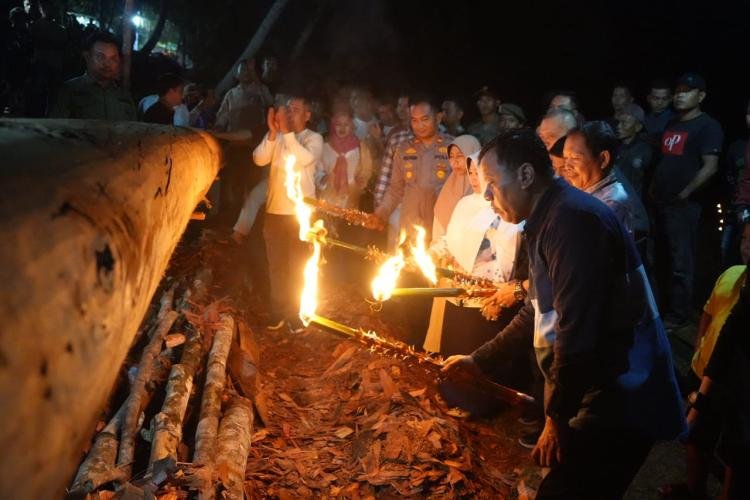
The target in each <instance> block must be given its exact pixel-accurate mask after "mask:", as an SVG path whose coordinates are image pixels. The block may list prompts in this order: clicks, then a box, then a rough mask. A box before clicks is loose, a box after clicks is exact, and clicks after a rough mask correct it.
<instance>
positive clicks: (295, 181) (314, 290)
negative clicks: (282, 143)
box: [284, 155, 325, 326]
mask: <svg viewBox="0 0 750 500" xmlns="http://www.w3.org/2000/svg"><path fill="white" fill-rule="evenodd" d="M296 162H297V158H295V157H294V155H289V156H287V158H286V160H285V162H284V172H285V173H286V178H285V180H284V186H285V187H286V195H287V197H288V198H289V199H290V200H292V201H293V202H294V212H295V215H296V216H297V222H298V223H299V239H300V240H302V241H310V240H312V244H313V253H312V255H311V256H310V258H309V259H308V260H307V263H305V271H304V278H305V282H304V285H303V287H302V295H301V296H300V303H299V318H300V320H302V323H303V324H304V325H305V326H307V325H309V324H310V320H311V319H312V317H313V316H315V310H316V309H317V307H318V271H319V266H320V242H319V241H318V240H317V239H316V238H310V218H311V217H312V208H311V207H310V206H308V205H307V204H306V203H305V201H304V194H303V193H302V174H301V173H300V172H299V171H297V170H295V168H294V164H295V163H296ZM324 230H325V228H324V227H323V221H322V220H317V221H315V224H314V225H313V231H315V232H319V231H324Z"/></svg>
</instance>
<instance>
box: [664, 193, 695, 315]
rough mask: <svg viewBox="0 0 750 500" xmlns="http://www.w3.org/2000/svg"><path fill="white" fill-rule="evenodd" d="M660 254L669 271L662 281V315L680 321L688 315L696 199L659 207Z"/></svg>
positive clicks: (691, 292) (690, 298)
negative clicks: (664, 311) (664, 306)
mask: <svg viewBox="0 0 750 500" xmlns="http://www.w3.org/2000/svg"><path fill="white" fill-rule="evenodd" d="M657 213H658V222H659V229H660V233H661V234H660V239H659V243H660V246H661V247H662V249H661V252H660V253H661V255H663V256H664V257H666V258H667V259H668V269H669V274H668V276H667V277H666V279H665V283H663V285H662V286H663V289H664V290H665V291H666V292H667V299H668V308H667V314H665V315H664V317H665V318H668V319H671V320H675V321H678V322H682V321H685V320H688V319H690V313H691V311H692V296H693V284H694V277H695V253H696V238H697V233H698V222H699V219H700V214H701V207H700V205H699V204H698V203H695V202H692V201H691V202H685V203H680V204H671V205H661V206H659V207H658V212H657Z"/></svg>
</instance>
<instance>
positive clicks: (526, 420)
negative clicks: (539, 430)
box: [518, 415, 542, 426]
mask: <svg viewBox="0 0 750 500" xmlns="http://www.w3.org/2000/svg"><path fill="white" fill-rule="evenodd" d="M518 423H519V424H521V425H535V426H539V425H542V421H541V420H540V419H539V417H532V416H527V415H521V416H520V417H518Z"/></svg>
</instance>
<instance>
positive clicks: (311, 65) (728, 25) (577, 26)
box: [269, 0, 750, 139]
mask: <svg viewBox="0 0 750 500" xmlns="http://www.w3.org/2000/svg"><path fill="white" fill-rule="evenodd" d="M301 4H302V3H300V4H297V6H299V5H301ZM304 5H306V7H304V8H295V2H290V6H289V7H287V9H289V10H287V11H285V13H284V14H283V15H282V18H281V19H280V20H279V22H278V24H277V25H276V27H275V28H274V30H273V32H272V34H271V39H273V40H271V39H269V44H270V45H272V46H275V47H277V49H275V50H276V51H277V52H281V54H280V55H282V59H283V47H284V46H289V45H293V43H294V40H295V39H296V37H297V36H298V34H299V31H300V30H301V28H299V26H303V25H304V23H305V22H306V20H307V19H308V18H309V17H310V16H312V15H313V13H314V12H315V9H314V7H313V5H315V4H314V3H313V2H308V3H304ZM749 14H750V2H747V1H744V0H743V1H741V2H738V1H736V2H725V1H714V2H687V1H682V2H677V1H673V0H669V1H655V2H654V1H652V2H648V1H645V0H633V1H630V2H611V1H607V2H554V1H546V2H540V1H533V0H531V1H526V2H518V3H511V2H465V3H463V4H462V3H459V2H448V1H442V0H436V1H430V2H417V1H404V0H400V1H396V0H384V1H372V0H369V1H368V0H352V1H343V0H332V1H331V2H329V3H328V6H327V7H326V8H324V11H323V15H322V16H321V19H320V21H319V23H318V24H317V25H316V28H315V30H314V32H313V35H312V36H311V38H310V40H309V42H308V44H307V47H306V49H305V52H304V53H303V55H302V57H301V59H302V61H300V62H298V63H297V64H296V65H295V73H296V79H298V80H302V81H304V82H306V83H307V84H308V85H310V84H312V85H313V86H316V84H320V83H321V81H322V80H324V79H326V78H329V79H330V78H331V77H333V78H335V79H337V80H338V81H339V82H347V83H351V82H354V83H363V84H366V85H368V86H371V87H372V88H373V89H374V90H376V91H393V90H397V89H400V88H407V89H411V90H424V91H430V92H432V93H434V94H437V96H438V97H445V96H450V95H456V96H462V97H464V100H465V103H466V105H467V108H471V109H468V111H470V112H474V111H475V110H474V109H473V108H474V105H473V102H474V100H473V98H472V93H473V91H475V90H476V89H478V88H479V87H481V86H482V85H484V84H488V85H491V86H493V87H494V88H496V89H497V91H498V93H499V94H500V96H501V98H502V99H503V100H504V101H506V102H516V103H518V104H520V105H522V106H523V107H524V109H525V110H526V111H527V115H529V116H530V117H533V119H534V120H535V121H536V118H537V117H538V116H539V115H540V114H541V113H542V112H543V111H544V109H545V107H546V102H545V100H544V93H545V92H546V91H548V90H551V89H555V88H569V89H573V90H575V91H577V92H578V94H579V96H580V100H581V110H582V112H583V113H584V115H585V116H586V117H587V118H589V119H591V118H597V117H605V116H609V114H610V113H611V108H610V104H609V97H610V95H611V90H612V86H613V85H614V84H615V83H617V82H620V81H623V82H626V83H629V84H631V85H632V86H633V88H634V90H635V93H636V99H637V101H638V102H639V103H640V104H641V105H642V106H644V108H645V107H646V103H645V94H646V92H647V91H648V85H649V82H650V81H651V80H652V79H653V78H654V77H666V78H669V79H670V80H672V79H674V78H676V77H677V76H679V74H680V73H682V72H684V71H688V70H690V71H697V72H699V73H701V74H702V75H703V76H704V77H705V78H706V80H707V82H708V97H707V99H706V101H705V106H704V109H705V110H706V111H708V112H709V113H711V114H713V115H714V116H716V117H717V118H718V119H719V120H720V121H721V122H722V124H723V125H724V127H725V129H726V132H727V137H728V138H729V139H732V138H736V137H738V136H742V135H745V126H744V111H745V104H746V102H747V98H748V97H750V86H749V85H748V84H747V81H746V79H745V78H746V77H745V76H744V75H746V74H747V73H748V71H747V69H746V68H745V66H746V65H747V61H748V57H747V54H746V52H747V46H748V36H747V33H748V24H749V23H750V15H749ZM285 39H288V40H291V41H286V40H285ZM278 47H282V50H278ZM272 50H274V49H272Z"/></svg>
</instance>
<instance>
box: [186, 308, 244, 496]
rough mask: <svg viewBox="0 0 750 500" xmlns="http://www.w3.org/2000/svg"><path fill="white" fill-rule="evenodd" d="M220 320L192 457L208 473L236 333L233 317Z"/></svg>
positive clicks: (215, 334) (210, 357)
mask: <svg viewBox="0 0 750 500" xmlns="http://www.w3.org/2000/svg"><path fill="white" fill-rule="evenodd" d="M220 320H221V326H219V328H217V330H216V332H215V333H214V341H213V346H212V347H211V352H210V353H209V355H208V363H207V368H206V383H205V385H204V387H203V398H202V400H201V411H200V416H199V418H198V426H197V428H196V431H195V452H194V453H193V462H194V463H196V464H200V465H205V466H206V468H207V469H208V470H209V471H210V470H211V469H212V466H213V463H214V462H213V459H214V450H215V448H216V433H217V430H218V428H219V417H220V415H221V395H222V392H223V391H224V384H225V383H226V379H227V357H228V356H229V349H230V347H231V346H232V338H233V337H234V330H235V324H234V319H233V318H232V316H231V315H229V314H222V315H221V317H220ZM201 496H202V497H203V498H212V496H210V494H209V495H208V496H206V491H205V490H204V491H201Z"/></svg>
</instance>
